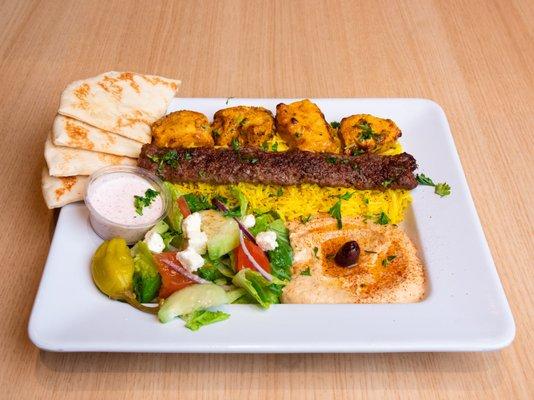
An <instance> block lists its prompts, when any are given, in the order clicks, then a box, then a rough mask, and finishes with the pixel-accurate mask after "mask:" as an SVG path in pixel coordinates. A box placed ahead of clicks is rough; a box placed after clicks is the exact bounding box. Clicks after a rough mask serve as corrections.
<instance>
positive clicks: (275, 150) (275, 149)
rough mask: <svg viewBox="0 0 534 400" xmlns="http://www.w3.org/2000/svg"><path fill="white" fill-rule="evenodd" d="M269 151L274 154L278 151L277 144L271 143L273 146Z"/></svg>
mask: <svg viewBox="0 0 534 400" xmlns="http://www.w3.org/2000/svg"><path fill="white" fill-rule="evenodd" d="M271 151H273V152H275V153H276V152H277V151H278V142H274V143H273V145H272V146H271Z"/></svg>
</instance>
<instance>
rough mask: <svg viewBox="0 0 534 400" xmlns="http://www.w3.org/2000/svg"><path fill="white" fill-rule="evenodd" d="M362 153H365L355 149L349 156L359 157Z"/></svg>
mask: <svg viewBox="0 0 534 400" xmlns="http://www.w3.org/2000/svg"><path fill="white" fill-rule="evenodd" d="M363 153H365V150H363V149H357V148H354V149H352V150H351V151H350V154H351V155H353V156H359V155H360V154H363Z"/></svg>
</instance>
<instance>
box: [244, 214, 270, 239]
mask: <svg viewBox="0 0 534 400" xmlns="http://www.w3.org/2000/svg"><path fill="white" fill-rule="evenodd" d="M274 220H275V218H274V217H273V216H272V215H271V213H265V214H260V215H258V216H256V223H255V224H254V226H253V227H252V228H249V231H250V232H251V233H252V234H253V235H254V236H256V235H257V234H258V233H260V232H265V231H266V230H268V229H269V225H270V224H271V223H272V222H273V221H274Z"/></svg>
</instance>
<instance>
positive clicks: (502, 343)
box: [28, 97, 516, 353]
mask: <svg viewBox="0 0 534 400" xmlns="http://www.w3.org/2000/svg"><path fill="white" fill-rule="evenodd" d="M228 99H231V100H232V101H234V100H235V101H253V102H254V101H277V102H283V101H291V100H294V99H291V98H175V99H174V103H176V102H179V101H185V102H187V101H193V100H194V101H207V102H223V103H228V102H229V100H228ZM332 100H333V101H348V102H352V101H358V102H362V101H363V102H366V101H367V102H372V101H374V102H399V101H400V102H411V103H423V104H426V105H427V106H429V107H431V108H432V109H433V110H434V112H436V113H437V115H438V116H439V118H440V119H441V123H442V124H443V127H444V130H445V137H444V139H446V140H447V141H448V151H450V152H451V154H450V155H451V156H452V160H453V161H454V163H455V172H456V173H458V177H459V179H460V181H461V182H460V183H461V185H462V189H464V190H465V195H466V199H465V200H466V203H465V204H463V207H467V208H466V211H468V212H469V213H470V214H471V215H470V216H471V218H472V221H473V222H474V226H473V227H474V228H475V231H476V232H475V233H476V234H477V239H479V244H480V246H481V251H482V252H483V253H485V256H486V260H485V262H486V263H487V264H489V265H490V268H489V271H487V272H488V273H489V274H490V275H491V276H490V277H491V278H492V279H493V284H494V285H495V286H494V287H493V288H492V289H495V290H496V292H495V294H496V296H499V297H500V298H499V299H498V300H499V307H501V311H502V312H503V318H504V320H503V321H504V322H503V325H502V327H501V329H500V331H499V334H498V335H495V336H494V337H492V338H490V339H489V340H488V341H486V342H483V341H479V342H478V343H476V342H474V341H473V342H470V343H464V344H459V343H456V344H449V345H444V343H443V342H441V343H439V344H438V343H434V344H433V345H432V344H430V343H419V344H417V343H407V344H404V345H401V344H400V343H397V344H395V345H387V344H382V345H381V346H378V347H373V346H365V345H364V346H362V345H355V344H354V343H345V342H339V343H336V344H332V343H330V344H328V345H324V344H322V345H321V344H319V343H316V345H315V346H312V347H310V343H309V342H305V343H302V344H301V345H300V346H299V345H298V344H295V343H291V344H290V345H287V344H286V345H284V344H283V343H277V344H276V343H275V344H271V345H242V346H240V345H224V344H215V345H211V346H210V345H205V344H204V346H202V344H191V343H189V344H188V346H189V347H188V348H165V347H163V346H158V345H157V344H156V345H155V346H152V347H146V348H145V349H135V350H134V349H128V348H127V347H125V346H124V345H123V346H122V347H121V346H120V345H119V346H108V347H102V346H100V347H99V346H98V344H97V345H96V346H95V345H94V346H87V345H86V346H85V347H84V346H83V345H76V344H74V345H72V344H71V345H65V344H63V345H61V343H55V342H54V341H50V340H47V338H46V337H45V335H43V332H42V326H41V325H42V323H41V322H40V321H38V319H37V315H38V313H39V312H40V305H41V297H42V296H43V293H45V289H46V286H44V285H46V283H45V282H46V280H45V278H46V277H47V276H48V275H47V270H49V268H51V267H49V265H50V264H52V262H53V260H52V259H51V258H52V253H53V251H52V250H53V249H54V248H55V246H56V245H57V244H56V243H55V242H56V241H57V240H58V230H59V229H60V227H62V226H63V224H64V222H63V220H64V219H65V218H66V214H68V211H66V210H70V209H72V208H73V207H76V203H75V204H74V205H67V206H65V207H63V208H62V209H61V211H60V214H59V218H58V220H57V224H56V229H55V231H54V236H53V239H52V242H51V245H50V250H49V254H48V256H47V260H46V263H45V267H44V269H43V272H42V276H41V280H40V283H39V289H38V291H37V294H36V297H35V301H34V305H33V308H32V311H31V315H30V319H29V323H28V335H29V338H30V340H31V341H32V343H34V344H35V345H36V346H37V347H38V348H40V349H43V350H47V351H68V352H71V351H82V352H86V351H89V352H95V351H105V352H124V351H127V352H158V353H159V352H161V353H301V352H305V353H324V352H335V353H364V352H407V351H409V352H424V351H443V352H456V351H488V350H497V349H501V348H504V347H506V346H508V345H509V344H510V343H512V341H513V339H514V337H515V333H516V325H515V321H514V318H513V314H512V312H511V309H510V306H509V303H508V300H507V298H506V294H505V291H504V288H503V286H502V283H501V281H500V277H499V274H498V270H497V268H496V266H495V263H494V261H493V257H492V254H491V249H490V248H489V245H488V242H487V239H486V235H485V233H484V230H483V227H482V224H481V222H480V218H479V216H478V212H477V211H476V207H475V204H474V201H473V198H472V195H471V191H470V188H469V185H468V182H467V179H466V177H465V172H464V169H463V166H462V163H461V160H460V157H459V154H458V150H457V148H456V145H455V142H454V137H453V136H452V133H451V130H450V126H449V123H448V121H447V118H446V115H445V112H444V111H443V109H442V107H441V106H440V105H439V104H438V103H437V102H435V101H434V100H431V99H427V98H380V97H377V98H374V97H373V98H328V97H321V98H312V101H318V102H320V101H332ZM224 106H228V107H230V106H232V104H224V105H223V107H224ZM171 108H172V105H171V107H169V109H171ZM418 251H419V252H420V253H422V250H421V249H418ZM488 256H489V257H488ZM491 267H492V268H491ZM48 274H49V273H48ZM424 301H425V300H424ZM416 304H421V303H416ZM288 306H290V307H291V306H299V307H317V305H309V304H308V305H278V306H273V308H274V309H276V308H278V307H288ZM320 306H323V307H324V306H326V307H340V306H341V307H354V306H357V307H361V306H363V305H360V304H358V305H320ZM366 306H371V307H372V306H375V307H376V306H382V305H366ZM393 306H396V305H393ZM404 306H406V305H404ZM408 306H409V305H408ZM232 307H235V306H232ZM40 323H41V325H39V324H40ZM178 329H181V327H180V328H178ZM182 347H183V346H182Z"/></svg>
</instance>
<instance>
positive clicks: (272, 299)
mask: <svg viewBox="0 0 534 400" xmlns="http://www.w3.org/2000/svg"><path fill="white" fill-rule="evenodd" d="M232 283H233V284H234V285H235V286H237V287H240V288H242V289H245V290H246V291H247V294H248V295H249V296H250V297H251V298H252V299H254V302H256V303H258V304H259V305H260V306H261V307H263V308H269V306H270V305H271V304H278V303H280V299H279V296H280V294H281V291H282V290H281V287H280V285H275V284H273V283H271V282H269V281H268V280H267V279H265V278H264V277H263V276H261V274H260V273H259V272H256V271H252V270H250V269H248V268H245V269H242V270H241V271H239V272H238V273H237V274H236V275H235V276H234V279H232ZM236 302H237V301H234V303H236Z"/></svg>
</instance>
